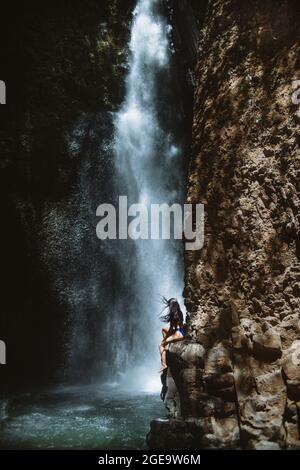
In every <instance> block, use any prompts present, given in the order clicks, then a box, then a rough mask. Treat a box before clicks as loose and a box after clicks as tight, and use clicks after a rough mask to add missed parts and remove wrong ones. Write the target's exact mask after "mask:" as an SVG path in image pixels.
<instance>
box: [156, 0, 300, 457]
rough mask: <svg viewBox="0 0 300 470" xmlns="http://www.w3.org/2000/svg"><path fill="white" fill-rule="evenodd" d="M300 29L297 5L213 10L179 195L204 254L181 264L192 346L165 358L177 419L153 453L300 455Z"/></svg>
mask: <svg viewBox="0 0 300 470" xmlns="http://www.w3.org/2000/svg"><path fill="white" fill-rule="evenodd" d="M299 26H300V14H299V2H296V1H293V0H286V1H274V0H272V1H271V0H265V1H264V2H257V1H247V2H244V1H238V0H235V1H233V0H217V1H216V0H212V1H209V2H208V5H207V9H206V15H205V19H204V22H203V25H202V27H201V31H200V41H199V55H198V61H197V66H196V73H195V77H196V87H195V99H194V123H193V138H192V149H191V161H190V167H189V174H188V194H187V201H188V202H190V203H199V202H201V203H204V204H205V214H206V218H205V245H204V247H203V249H202V250H201V251H198V252H186V254H185V266H186V283H185V285H186V287H185V293H184V294H185V299H186V306H187V310H188V325H189V337H188V340H187V341H186V342H185V343H182V344H177V345H175V346H172V348H171V353H170V358H169V364H170V373H172V376H173V378H174V381H175V383H176V385H177V389H178V393H179V397H180V404H181V412H180V414H178V413H177V415H173V416H174V418H171V419H169V420H168V421H164V422H154V423H152V425H151V426H152V432H150V434H149V436H148V444H149V446H150V447H152V448H153V447H154V448H155V447H158V448H159V447H164V446H166V447H168V448H175V447H176V444H177V443H178V442H184V444H185V445H186V447H188V448H242V449H280V448H287V449H295V448H297V449H299V448H300V438H299V429H300V413H299V412H300V405H299V403H300V360H299V358H300V341H299V340H300V322H299V320H300V317H299V313H300V303H299V297H300V262H299V256H300V225H299V224H300V199H299V181H300V178H299V176H300V152H299V144H300V138H299V123H300V105H297V104H293V102H292V99H291V96H292V93H293V90H294V87H295V83H294V84H293V81H294V80H297V79H298V80H300V46H299ZM298 88H299V86H298ZM154 429H155V433H153V430H154ZM160 429H161V430H162V431H163V435H164V442H163V440H159V436H161V434H162V433H160V432H159V430H160ZM154 435H155V438H154ZM178 436H181V439H178Z"/></svg>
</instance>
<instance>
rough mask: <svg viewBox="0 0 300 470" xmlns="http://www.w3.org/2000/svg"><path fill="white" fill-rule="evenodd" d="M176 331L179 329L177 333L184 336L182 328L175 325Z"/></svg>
mask: <svg viewBox="0 0 300 470" xmlns="http://www.w3.org/2000/svg"><path fill="white" fill-rule="evenodd" d="M176 331H179V333H181V334H182V336H185V332H184V329H183V328H180V326H177V328H176Z"/></svg>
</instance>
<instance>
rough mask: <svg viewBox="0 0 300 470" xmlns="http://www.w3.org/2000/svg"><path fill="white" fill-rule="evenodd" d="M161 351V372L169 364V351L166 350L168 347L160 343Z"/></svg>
mask: <svg viewBox="0 0 300 470" xmlns="http://www.w3.org/2000/svg"><path fill="white" fill-rule="evenodd" d="M159 352H160V357H161V369H160V372H162V371H163V370H165V369H166V368H167V367H168V366H167V351H166V348H165V347H164V346H163V345H162V344H160V346H159Z"/></svg>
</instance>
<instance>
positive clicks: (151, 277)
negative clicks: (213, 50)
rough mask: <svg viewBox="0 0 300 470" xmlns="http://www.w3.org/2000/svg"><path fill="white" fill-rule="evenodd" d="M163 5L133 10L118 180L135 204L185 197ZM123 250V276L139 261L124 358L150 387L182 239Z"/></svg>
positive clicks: (176, 285) (154, 0)
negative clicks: (164, 307) (173, 116)
mask: <svg viewBox="0 0 300 470" xmlns="http://www.w3.org/2000/svg"><path fill="white" fill-rule="evenodd" d="M161 9H162V5H161V2H160V0H139V1H138V3H137V6H136V8H135V10H134V16H133V23H132V29H131V38H130V64H129V73H128V76H127V88H126V97H125V100H124V104H123V106H122V107H121V109H120V111H119V112H118V113H117V115H116V118H115V163H116V171H117V184H118V186H119V187H120V188H122V193H120V194H125V195H127V196H128V202H129V204H133V203H143V204H146V205H147V206H148V205H150V204H152V203H159V204H162V203H167V204H172V203H175V202H177V203H181V202H182V193H183V191H182V182H181V181H182V179H183V175H182V170H181V169H180V168H181V164H180V162H181V158H182V156H181V151H180V149H179V148H178V146H177V145H176V144H175V143H174V138H173V136H172V132H171V130H170V119H169V120H167V121H168V122H166V119H165V115H166V114H167V113H166V111H168V105H169V103H170V100H172V93H171V91H170V90H171V88H172V82H171V74H170V60H171V52H170V45H169V33H170V27H169V26H168V24H167V22H166V20H165V18H164V16H163V14H162V12H161ZM168 100H169V103H168ZM131 244H134V246H132V245H131ZM120 255H121V260H123V263H121V264H123V274H124V276H130V272H129V271H128V270H127V265H126V262H127V263H128V262H129V263H130V264H131V266H132V267H133V276H134V279H132V283H133V284H134V285H131V290H132V292H133V295H132V296H129V297H128V298H127V300H125V302H123V303H122V308H121V309H120V310H122V311H120V312H119V314H117V317H118V320H117V324H119V323H120V322H125V324H126V328H125V330H124V331H126V332H127V334H128V335H131V337H130V340H129V341H128V338H127V342H126V341H125V339H124V338H121V337H119V340H118V346H117V347H118V350H119V356H118V358H117V362H119V364H121V363H122V360H123V363H124V357H126V361H127V364H126V366H127V370H126V372H125V374H124V376H125V377H126V378H127V380H129V381H130V382H131V383H134V382H135V383H136V381H137V380H138V381H139V382H140V384H139V385H140V386H141V387H142V388H146V389H147V388H148V389H151V388H153V385H154V384H159V374H158V370H159V354H158V343H159V341H160V336H161V326H162V325H161V323H160V321H159V319H158V314H159V312H160V310H161V309H162V305H161V304H160V296H161V295H164V296H165V297H167V298H169V297H177V299H178V301H179V302H180V304H181V307H182V308H183V299H182V289H183V262H182V242H181V240H137V241H135V242H133V241H131V242H130V241H129V240H126V241H124V243H123V245H122V252H121V253H120ZM126 302H127V303H126ZM114 321H116V320H114ZM122 345H123V346H122ZM125 345H126V346H125ZM128 370H129V371H130V373H129V372H128ZM139 385H137V386H139Z"/></svg>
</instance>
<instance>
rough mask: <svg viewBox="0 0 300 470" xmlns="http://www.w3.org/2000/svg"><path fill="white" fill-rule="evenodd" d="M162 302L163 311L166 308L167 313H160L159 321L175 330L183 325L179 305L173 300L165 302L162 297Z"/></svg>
mask: <svg viewBox="0 0 300 470" xmlns="http://www.w3.org/2000/svg"><path fill="white" fill-rule="evenodd" d="M162 301H163V303H164V304H165V306H164V308H163V311H164V310H165V309H166V308H167V309H168V312H167V313H161V315H160V319H161V320H162V321H163V322H165V323H170V326H171V328H174V329H175V328H176V327H177V326H180V325H182V324H183V313H182V311H181V309H180V305H179V303H178V301H177V299H175V298H173V297H172V298H171V299H169V300H167V299H166V298H165V297H162Z"/></svg>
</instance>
